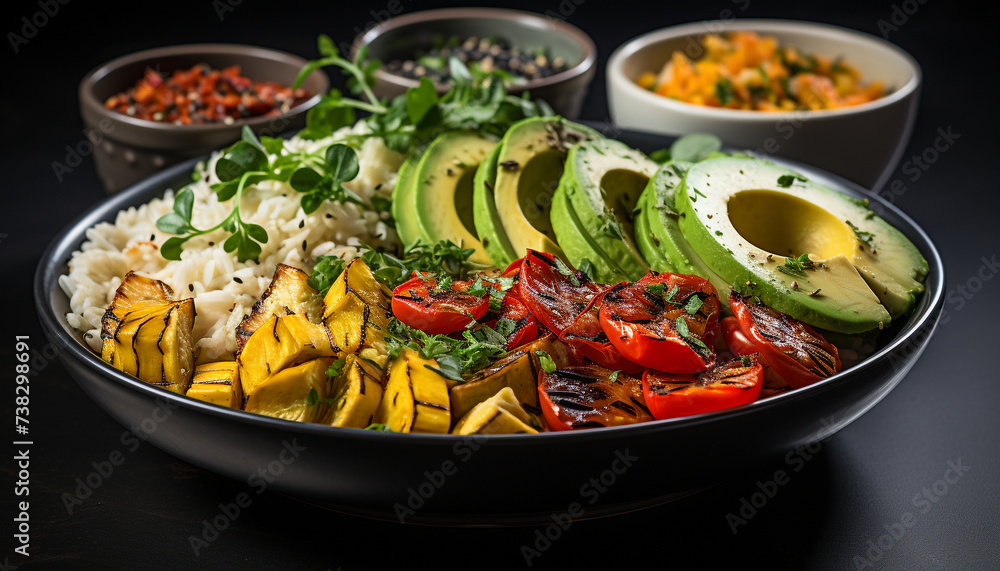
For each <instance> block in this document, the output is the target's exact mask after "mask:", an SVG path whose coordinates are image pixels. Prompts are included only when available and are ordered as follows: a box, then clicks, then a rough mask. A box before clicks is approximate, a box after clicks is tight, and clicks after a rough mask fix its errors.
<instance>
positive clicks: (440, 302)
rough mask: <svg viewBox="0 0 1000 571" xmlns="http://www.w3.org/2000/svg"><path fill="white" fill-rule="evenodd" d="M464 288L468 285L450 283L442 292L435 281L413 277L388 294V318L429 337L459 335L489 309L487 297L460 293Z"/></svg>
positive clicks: (435, 279) (426, 277)
mask: <svg viewBox="0 0 1000 571" xmlns="http://www.w3.org/2000/svg"><path fill="white" fill-rule="evenodd" d="M468 288H469V284H468V282H463V281H452V282H451V285H450V286H449V287H447V288H444V287H438V280H437V278H434V277H429V276H414V277H413V278H412V279H410V280H409V281H407V282H404V283H402V284H400V285H399V286H397V287H396V289H394V290H393V291H392V314H393V315H395V316H396V318H397V319H399V320H400V321H402V322H403V323H405V324H407V325H409V326H410V327H415V328H417V329H419V330H421V331H423V332H425V333H430V334H431V335H436V334H438V333H452V332H455V331H461V330H462V329H463V328H464V327H465V326H466V325H468V324H469V323H471V322H472V321H473V320H478V319H480V318H482V317H483V316H484V315H486V312H487V311H488V310H489V308H490V300H489V296H488V295H482V296H476V295H469V294H467V293H463V292H464V291H465V290H467V289H468Z"/></svg>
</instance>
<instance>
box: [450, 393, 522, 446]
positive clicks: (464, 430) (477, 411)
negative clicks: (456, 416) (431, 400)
mask: <svg viewBox="0 0 1000 571" xmlns="http://www.w3.org/2000/svg"><path fill="white" fill-rule="evenodd" d="M529 422H531V417H530V416H529V415H528V413H527V412H525V410H524V409H523V408H521V405H520V404H519V403H518V400H517V397H516V396H514V390H513V389H511V388H510V387H504V388H503V389H501V390H500V391H499V392H497V394H495V395H493V396H492V397H490V398H488V399H486V400H485V401H483V402H481V403H479V404H477V405H476V406H475V407H474V408H473V409H472V410H471V411H469V413H468V414H466V415H465V416H464V417H462V419H461V420H459V421H458V424H456V425H455V430H453V431H452V434H461V435H468V434H536V433H537V432H538V431H537V430H535V429H534V428H532V427H531V426H530V425H529V424H528V423H529Z"/></svg>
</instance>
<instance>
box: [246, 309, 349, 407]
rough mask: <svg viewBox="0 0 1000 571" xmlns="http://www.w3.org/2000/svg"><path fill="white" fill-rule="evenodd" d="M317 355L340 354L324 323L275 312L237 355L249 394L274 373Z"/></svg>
mask: <svg viewBox="0 0 1000 571" xmlns="http://www.w3.org/2000/svg"><path fill="white" fill-rule="evenodd" d="M317 357H337V351H336V350H335V349H334V348H333V346H332V345H330V339H329V337H327V333H326V330H325V329H324V328H323V326H322V325H317V324H315V323H311V322H310V321H309V320H308V319H306V318H305V316H302V315H297V314H293V315H273V316H271V317H270V318H269V319H268V320H267V321H266V322H264V325H262V326H261V327H259V328H257V330H256V331H254V333H253V335H251V336H250V338H249V339H247V342H246V344H245V345H244V346H243V350H242V351H240V355H239V357H237V358H236V360H237V361H238V362H239V369H240V383H241V384H242V385H243V393H244V394H245V395H247V396H248V397H249V396H250V395H251V394H252V393H253V392H254V390H255V389H256V388H257V386H258V385H260V384H261V383H263V382H264V381H265V380H267V379H268V377H270V376H271V375H273V374H275V373H277V372H279V371H281V370H282V369H284V368H286V367H289V366H291V365H295V364H298V363H301V362H303V361H308V360H310V359H315V358H317Z"/></svg>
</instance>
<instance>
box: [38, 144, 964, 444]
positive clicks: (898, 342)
mask: <svg viewBox="0 0 1000 571" xmlns="http://www.w3.org/2000/svg"><path fill="white" fill-rule="evenodd" d="M625 132H633V133H638V132H635V131H627V130H626V131H625ZM655 136H657V137H664V138H673V137H668V136H666V135H655ZM729 150H732V149H729ZM203 160H205V157H204V156H201V157H196V158H194V159H190V160H188V161H185V162H182V163H179V164H177V165H174V166H172V167H170V168H167V169H165V170H163V171H161V172H159V173H157V174H155V175H153V176H151V177H149V178H147V179H144V180H143V181H141V182H139V183H137V184H134V185H132V186H130V187H129V188H127V189H126V190H124V191H122V192H120V193H118V194H115V195H112V196H110V197H107V198H105V199H104V200H102V201H100V202H98V203H97V204H95V205H93V206H91V207H90V208H89V209H87V210H86V211H84V212H83V213H81V214H80V215H78V216H77V217H76V218H74V219H73V220H72V221H71V222H69V223H68V224H67V225H66V226H65V227H63V228H62V229H61V230H60V231H59V232H58V233H56V235H55V237H54V238H53V239H52V241H51V242H50V243H49V245H48V246H47V248H46V249H45V251H44V252H43V253H42V255H41V257H40V259H39V263H38V266H37V269H36V271H35V279H34V286H33V294H34V299H35V306H36V309H37V312H38V316H39V320H40V321H41V323H42V326H43V330H45V333H46V334H47V335H48V336H49V337H50V340H51V338H52V337H55V338H56V340H57V341H58V343H61V344H62V345H63V347H64V349H67V351H60V352H59V353H60V356H61V357H63V358H65V359H73V360H75V361H77V362H78V363H80V364H82V365H83V366H85V367H86V368H88V369H90V371H91V373H93V374H97V375H101V376H102V377H104V378H105V379H109V380H111V381H112V382H115V383H117V384H119V385H123V386H126V387H129V388H131V389H132V390H137V391H139V392H140V393H143V394H145V395H146V396H148V397H149V398H150V399H152V400H157V399H166V400H169V401H172V402H173V403H174V404H176V405H178V406H181V407H185V408H188V409H193V410H195V411H198V412H200V413H206V414H209V415H211V416H215V417H218V418H225V419H228V420H229V421H233V422H243V423H250V424H253V425H256V426H257V427H259V428H270V429H275V430H281V431H285V432H289V431H291V432H295V433H299V434H303V435H311V436H317V437H322V436H324V435H326V436H327V437H330V436H333V437H337V438H349V439H350V438H353V439H360V440H362V441H364V440H365V439H385V438H391V439H397V442H408V443H413V444H416V445H427V446H431V445H439V444H442V443H445V444H449V445H453V444H455V443H457V442H462V441H464V440H466V439H468V438H469V437H467V436H458V435H454V434H421V433H406V434H402V433H400V434H397V433H388V434H387V433H378V432H374V431H370V430H357V429H346V428H338V427H333V426H326V425H321V424H313V423H304V422H296V421H290V420H284V419H279V418H272V417H269V416H264V415H258V414H253V413H248V412H246V411H243V410H235V409H230V408H226V407H222V406H217V405H212V404H209V403H206V402H202V401H199V400H197V399H193V398H189V397H187V396H185V395H181V394H177V393H173V392H170V391H166V390H163V389H161V388H159V387H155V386H153V385H150V384H148V383H145V382H143V381H141V380H139V379H137V378H134V377H132V376H130V375H127V374H125V373H123V372H122V371H119V370H117V369H115V368H113V367H112V366H111V365H109V364H108V363H105V362H104V361H102V360H101V358H100V356H98V355H96V354H94V353H93V352H92V351H91V350H90V349H89V347H87V346H86V344H85V343H84V342H82V341H81V340H80V339H78V337H79V335H78V334H76V333H74V332H72V331H70V330H69V329H68V327H69V325H68V323H67V324H66V326H64V325H63V324H62V323H61V322H60V317H59V316H58V315H57V314H56V312H55V308H54V307H53V306H52V304H51V303H50V300H51V299H52V296H53V294H55V295H65V292H63V291H62V288H61V286H60V285H59V277H60V276H61V275H62V273H61V270H62V266H63V262H64V259H63V258H56V257H55V256H56V254H57V253H58V254H60V255H61V256H65V257H66V258H68V257H69V255H70V254H71V253H72V252H73V251H75V250H77V249H79V246H80V244H81V243H82V240H84V239H85V235H84V234H85V232H86V229H88V228H90V227H92V226H93V225H94V224H96V223H98V222H100V221H102V220H104V219H106V218H108V217H109V216H112V217H113V216H114V215H115V213H117V212H118V211H119V210H122V209H123V208H127V207H129V206H132V205H134V204H135V203H136V200H137V199H138V198H137V197H139V196H143V195H144V194H147V193H151V192H152V193H154V194H162V193H163V190H164V189H165V188H170V187H171V183H172V182H174V181H178V180H181V179H183V178H184V177H185V176H186V175H187V174H188V173H189V171H190V170H191V169H192V168H194V165H196V164H197V163H198V162H199V161H203ZM775 162H778V163H779V164H784V165H787V166H789V167H790V168H792V169H795V170H798V171H800V172H803V174H805V175H806V176H809V177H811V178H814V177H815V178H819V179H823V180H821V183H822V184H826V185H829V186H833V187H834V188H835V190H837V191H838V192H843V190H844V189H847V190H848V191H849V192H847V193H846V194H848V195H850V194H851V193H857V194H861V195H862V196H865V197H867V198H869V199H870V200H872V201H873V202H877V203H878V204H879V205H880V206H881V207H882V208H884V209H886V210H888V211H891V212H892V213H893V214H894V215H895V216H898V217H899V218H900V219H901V220H902V221H903V222H904V223H905V224H906V225H908V226H909V228H910V229H912V232H913V234H914V237H915V238H917V240H918V241H921V242H923V244H924V245H926V251H925V250H923V249H922V250H921V253H922V254H923V255H924V256H925V258H926V259H927V262H928V269H929V271H928V280H929V279H930V278H931V277H933V279H934V281H933V283H930V282H929V281H925V282H924V285H925V291H924V293H923V296H927V295H932V297H931V298H930V299H927V300H926V302H924V300H920V301H919V302H918V304H921V305H923V312H922V313H921V314H919V315H917V316H915V317H914V318H913V319H914V320H913V322H912V323H910V324H909V325H908V326H907V329H906V330H905V331H903V332H901V333H899V334H897V336H896V338H894V339H893V340H892V341H890V342H889V343H888V344H886V345H885V346H884V347H882V348H880V349H879V350H878V351H876V352H875V353H874V354H872V355H871V356H869V357H868V358H867V359H865V360H863V361H861V362H860V363H858V364H857V365H855V366H854V367H851V368H850V369H847V370H844V371H841V372H840V373H837V374H836V375H834V376H832V377H829V378H826V379H823V380H821V381H819V382H817V383H815V384H813V385H810V386H808V387H804V388H802V389H799V390H795V391H790V392H787V393H784V394H780V395H777V396H774V397H771V398H768V399H765V400H757V401H754V402H752V403H749V404H745V405H741V406H738V407H733V408H729V409H723V410H718V411H713V412H707V413H703V414H698V415H692V416H685V417H679V418H671V419H664V420H653V421H650V422H644V423H638V424H632V425H623V426H609V427H605V428H603V429H601V430H580V431H553V432H540V433H538V434H495V435H486V436H482V435H480V436H478V437H477V438H486V439H489V440H490V441H492V442H496V443H497V444H498V445H517V446H523V445H524V443H525V442H529V443H530V442H538V443H543V442H549V441H551V440H552V439H556V441H557V442H558V441H560V440H558V439H568V438H628V437H629V435H630V434H632V433H639V432H645V431H647V430H657V429H659V430H669V429H670V428H671V427H681V426H684V427H690V426H696V425H700V424H704V423H709V422H713V421H717V420H722V419H729V420H731V419H735V418H738V417H741V416H744V415H750V414H758V412H757V411H766V410H770V409H773V408H776V407H783V406H794V405H792V404H791V403H795V402H799V401H801V400H804V399H807V398H813V397H814V396H815V395H818V394H821V393H823V392H826V391H828V390H831V389H832V388H833V387H835V386H839V385H840V384H843V383H848V382H865V379H864V376H865V373H866V371H867V370H869V369H871V368H872V367H874V366H875V364H876V363H879V362H882V361H884V360H886V359H892V358H893V357H894V356H895V352H896V351H897V350H899V349H900V348H902V347H904V346H905V345H907V344H909V343H912V342H914V340H915V339H914V338H915V337H916V336H917V335H918V334H919V333H920V332H922V331H924V329H925V327H927V326H928V321H931V320H933V322H932V323H930V324H929V327H931V329H930V330H929V332H928V334H927V335H926V336H925V337H924V342H925V343H926V341H927V340H928V339H929V338H930V334H931V333H933V328H934V327H936V324H937V320H938V318H939V316H940V313H941V312H940V310H941V308H942V307H943V304H944V296H945V269H944V262H943V261H942V259H941V256H940V253H939V252H938V249H937V246H936V245H935V244H934V242H933V241H932V240H931V238H930V236H928V234H927V233H926V231H924V229H923V228H921V227H920V226H919V225H918V224H917V223H916V222H915V221H914V220H913V219H912V218H910V217H909V216H908V215H907V214H906V213H904V212H902V211H901V210H900V209H899V208H897V207H896V206H895V205H894V204H892V203H890V202H888V201H886V200H885V199H883V198H882V197H881V196H879V195H878V194H877V193H874V192H871V191H869V190H867V189H864V188H863V187H861V186H860V185H857V184H855V183H852V182H850V181H849V180H847V179H844V178H843V177H840V176H838V175H835V174H832V173H828V172H827V171H824V170H822V169H819V168H817V167H812V166H809V165H806V164H805V163H801V162H798V161H792V160H788V159H783V158H780V159H777V160H776V161H775ZM838 187H839V188H838ZM154 189H155V190H154ZM928 290H931V291H928ZM917 309H919V307H918V308H917ZM917 309H915V311H916V310H917ZM62 321H65V316H62ZM53 333H54V334H53ZM917 340H918V341H919V339H917ZM877 402H878V401H877V400H876V401H874V402H873V403H872V406H873V405H874V404H875V403H877ZM786 403H788V404H786ZM865 410H867V409H865ZM760 414H767V413H760ZM398 439H403V440H398ZM543 439H549V440H543Z"/></svg>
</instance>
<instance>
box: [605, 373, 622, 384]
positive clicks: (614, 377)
mask: <svg viewBox="0 0 1000 571" xmlns="http://www.w3.org/2000/svg"><path fill="white" fill-rule="evenodd" d="M620 372H621V371H611V374H610V375H608V382H609V383H616V382H618V373H620Z"/></svg>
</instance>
